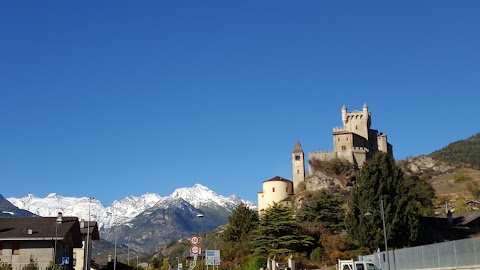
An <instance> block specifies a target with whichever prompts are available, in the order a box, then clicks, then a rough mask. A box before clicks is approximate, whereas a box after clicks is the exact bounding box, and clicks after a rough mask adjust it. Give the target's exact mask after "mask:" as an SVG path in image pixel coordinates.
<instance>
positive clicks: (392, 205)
mask: <svg viewBox="0 0 480 270" xmlns="http://www.w3.org/2000/svg"><path fill="white" fill-rule="evenodd" d="M409 187H410V186H409V185H408V183H407V181H405V179H404V174H403V172H402V170H401V169H400V168H398V167H397V166H396V164H395V161H394V159H393V158H392V157H391V156H389V155H388V154H386V153H383V152H380V153H377V154H375V155H374V156H373V158H372V159H371V160H369V161H367V162H366V163H364V166H363V168H362V169H361V170H360V172H359V174H358V175H357V182H356V183H355V185H354V187H353V189H352V200H351V203H350V205H349V212H348V214H347V218H346V225H347V231H348V237H349V240H350V241H351V243H353V244H355V245H357V246H360V247H367V248H370V249H371V250H374V249H376V248H378V247H383V246H384V240H383V224H382V219H381V217H380V211H379V209H380V200H383V202H384V213H385V215H384V216H385V224H386V235H387V240H388V245H389V246H391V247H396V248H400V247H404V246H409V245H411V244H413V243H414V242H415V241H417V240H418V238H419V235H420V223H419V220H418V213H419V210H420V208H421V203H420V202H419V201H418V200H417V199H416V198H415V197H414V196H413V193H410V192H409V190H408V189H409ZM367 212H373V213H374V216H365V213H367Z"/></svg>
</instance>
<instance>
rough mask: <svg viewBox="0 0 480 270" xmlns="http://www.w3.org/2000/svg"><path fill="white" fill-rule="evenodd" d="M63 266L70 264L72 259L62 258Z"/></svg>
mask: <svg viewBox="0 0 480 270" xmlns="http://www.w3.org/2000/svg"><path fill="white" fill-rule="evenodd" d="M62 264H70V257H62Z"/></svg>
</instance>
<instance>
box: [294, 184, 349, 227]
mask: <svg viewBox="0 0 480 270" xmlns="http://www.w3.org/2000/svg"><path fill="white" fill-rule="evenodd" d="M343 203H344V201H343V199H342V198H341V197H340V196H339V195H338V194H333V193H327V192H325V191H321V192H320V193H319V195H318V197H317V198H316V199H315V200H314V201H313V202H311V203H305V204H303V205H302V206H301V207H300V210H299V213H298V215H297V218H298V220H299V221H301V222H314V223H320V224H321V225H322V227H324V228H325V229H326V230H327V231H328V232H329V233H338V232H340V231H342V230H343V229H344V228H345V222H344V219H345V212H344V210H343V209H342V205H343Z"/></svg>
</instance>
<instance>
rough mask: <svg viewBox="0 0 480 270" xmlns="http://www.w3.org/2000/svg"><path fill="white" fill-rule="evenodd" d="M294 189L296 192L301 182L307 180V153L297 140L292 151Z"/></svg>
mask: <svg viewBox="0 0 480 270" xmlns="http://www.w3.org/2000/svg"><path fill="white" fill-rule="evenodd" d="M292 168H293V189H294V191H295V192H296V191H297V186H298V184H299V183H301V182H303V181H305V155H304V153H303V149H302V146H301V145H300V142H299V141H298V140H297V142H296V143H295V147H294V148H293V153H292Z"/></svg>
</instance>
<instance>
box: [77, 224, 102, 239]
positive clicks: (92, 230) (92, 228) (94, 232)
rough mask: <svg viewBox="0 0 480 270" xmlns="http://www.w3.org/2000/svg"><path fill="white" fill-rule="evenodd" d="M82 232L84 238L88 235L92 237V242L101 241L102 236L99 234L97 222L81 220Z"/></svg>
mask: <svg viewBox="0 0 480 270" xmlns="http://www.w3.org/2000/svg"><path fill="white" fill-rule="evenodd" d="M82 223H83V224H82ZM87 228H88V229H89V230H88V231H87ZM80 232H81V233H82V236H85V235H87V233H88V234H90V236H91V237H92V240H100V234H99V233H98V223H97V222H96V221H91V220H90V221H88V220H85V221H84V220H81V221H80Z"/></svg>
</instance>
